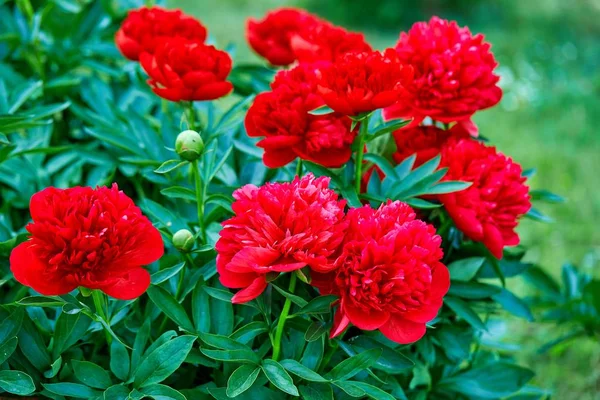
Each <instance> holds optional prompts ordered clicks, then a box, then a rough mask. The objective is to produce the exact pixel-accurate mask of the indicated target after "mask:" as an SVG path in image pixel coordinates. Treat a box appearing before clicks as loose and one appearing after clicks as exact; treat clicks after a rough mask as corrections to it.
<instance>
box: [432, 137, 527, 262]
mask: <svg viewBox="0 0 600 400" xmlns="http://www.w3.org/2000/svg"><path fill="white" fill-rule="evenodd" d="M441 165H442V166H445V167H448V173H447V174H446V176H445V177H444V179H445V180H461V181H466V182H472V183H473V184H472V185H471V186H470V187H468V188H467V189H465V190H462V191H460V192H455V193H450V194H444V195H440V196H439V199H440V201H441V202H442V203H443V204H444V207H445V208H446V210H447V211H448V214H450V216H451V217H452V219H453V220H454V223H455V224H456V226H457V227H458V229H460V230H461V231H463V232H464V234H465V235H466V236H468V237H469V238H471V239H472V240H475V241H478V242H483V244H485V246H486V247H487V248H488V249H489V250H490V252H491V253H492V254H493V255H494V256H496V257H497V258H502V249H503V248H504V246H515V245H517V244H519V236H518V235H517V233H516V232H515V228H516V226H517V223H518V221H517V220H518V218H519V217H521V216H522V215H523V214H525V213H527V211H529V209H530V208H531V202H530V198H529V188H528V187H527V186H526V185H525V179H526V178H525V177H524V176H523V175H522V170H521V166H520V165H519V164H517V163H515V162H514V161H512V160H511V159H510V158H508V157H506V156H505V155H503V154H502V153H498V152H497V151H496V148H494V147H488V146H486V145H484V144H483V143H481V142H478V141H475V140H470V139H462V140H456V139H452V140H450V141H448V143H447V144H446V145H445V146H444V147H443V149H442V162H441Z"/></svg>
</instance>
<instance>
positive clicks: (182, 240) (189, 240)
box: [173, 229, 195, 253]
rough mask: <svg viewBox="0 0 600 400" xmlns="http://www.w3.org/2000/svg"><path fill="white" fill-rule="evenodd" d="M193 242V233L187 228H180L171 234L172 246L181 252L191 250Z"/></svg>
mask: <svg viewBox="0 0 600 400" xmlns="http://www.w3.org/2000/svg"><path fill="white" fill-rule="evenodd" d="M194 242H195V239H194V235H193V234H192V232H190V231H188V230H187V229H180V230H178V231H177V232H175V234H174V235H173V246H175V248H176V249H177V250H179V251H181V252H182V253H188V252H189V251H190V250H192V248H193V247H194Z"/></svg>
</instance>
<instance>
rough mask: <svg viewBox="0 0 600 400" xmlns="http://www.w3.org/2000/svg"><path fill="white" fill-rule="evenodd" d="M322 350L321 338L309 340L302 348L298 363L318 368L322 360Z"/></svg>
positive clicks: (310, 367)
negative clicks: (302, 351) (302, 352)
mask: <svg viewBox="0 0 600 400" xmlns="http://www.w3.org/2000/svg"><path fill="white" fill-rule="evenodd" d="M324 351H325V349H324V345H323V339H321V340H315V341H314V342H309V343H308V344H307V345H306V348H305V349H304V354H302V359H300V363H301V364H302V365H304V366H305V367H307V368H309V369H312V370H313V371H316V370H318V369H319V365H320V364H321V361H322V360H323V353H324Z"/></svg>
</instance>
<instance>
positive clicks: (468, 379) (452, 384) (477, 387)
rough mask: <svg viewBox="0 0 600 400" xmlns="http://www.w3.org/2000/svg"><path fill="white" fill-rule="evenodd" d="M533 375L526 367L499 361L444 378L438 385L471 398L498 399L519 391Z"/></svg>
mask: <svg viewBox="0 0 600 400" xmlns="http://www.w3.org/2000/svg"><path fill="white" fill-rule="evenodd" d="M533 376H534V373H533V372H532V371H530V370H528V369H526V368H523V367H519V366H517V365H513V364H508V363H505V362H498V363H494V364H491V365H483V366H480V367H478V368H474V369H471V370H469V371H467V372H463V373H461V374H458V375H456V376H453V377H449V378H444V379H442V381H441V382H439V383H438V385H437V387H438V388H440V389H443V390H449V391H453V392H456V393H461V394H464V395H466V396H469V397H470V398H479V399H498V398H504V397H507V396H510V395H511V394H514V393H516V392H518V391H519V389H521V388H522V387H523V386H525V384H526V383H527V382H529V381H530V380H531V378H533Z"/></svg>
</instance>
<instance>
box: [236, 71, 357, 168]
mask: <svg viewBox="0 0 600 400" xmlns="http://www.w3.org/2000/svg"><path fill="white" fill-rule="evenodd" d="M317 67H318V65H316V64H301V65H298V66H297V67H295V68H294V69H292V70H289V71H280V72H279V73H278V74H277V75H276V77H275V80H274V82H273V84H272V85H271V88H272V90H271V91H270V92H265V93H261V94H259V95H258V96H257V97H256V99H255V101H254V103H253V104H252V106H251V107H250V109H249V110H248V114H247V115H246V120H245V125H246V131H247V133H248V135H249V136H251V137H264V139H263V140H261V141H259V142H258V143H257V146H259V147H262V148H263V149H265V152H264V155H263V161H264V163H265V165H266V166H268V167H270V168H277V167H282V166H284V165H286V164H288V163H290V162H291V161H293V160H294V159H295V158H296V157H300V158H301V159H304V160H309V161H314V162H316V163H319V164H321V165H324V166H326V167H339V166H341V165H343V164H344V163H346V162H347V161H348V160H349V159H350V156H351V155H352V151H351V150H350V146H351V145H352V142H353V141H354V137H355V136H356V129H355V130H351V121H350V119H349V118H347V117H346V116H345V115H344V114H341V113H337V112H336V113H329V114H325V115H313V114H311V113H310V111H311V110H314V109H316V108H318V107H320V106H322V105H323V104H325V102H324V101H323V98H322V97H321V96H320V95H319V94H318V92H317V70H316V68H317Z"/></svg>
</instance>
